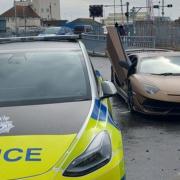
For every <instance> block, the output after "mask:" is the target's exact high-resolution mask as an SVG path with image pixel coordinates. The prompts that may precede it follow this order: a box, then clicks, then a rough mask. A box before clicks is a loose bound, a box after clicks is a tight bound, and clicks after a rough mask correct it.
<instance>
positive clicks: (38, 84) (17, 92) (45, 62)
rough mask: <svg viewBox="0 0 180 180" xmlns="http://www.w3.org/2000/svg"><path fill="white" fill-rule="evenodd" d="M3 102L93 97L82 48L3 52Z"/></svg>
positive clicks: (0, 93)
mask: <svg viewBox="0 0 180 180" xmlns="http://www.w3.org/2000/svg"><path fill="white" fill-rule="evenodd" d="M0 84H1V85H0V106H13V105H18V106H19V105H20V106H21V105H34V104H45V103H58V102H73V101H80V100H87V99H90V98H91V92H90V84H89V79H88V73H87V69H86V65H85V62H84V59H83V55H82V53H81V52H79V51H63V52H60V51H58V52H57V51H54V52H27V53H26V52H18V53H5V54H4V53H3V54H0Z"/></svg>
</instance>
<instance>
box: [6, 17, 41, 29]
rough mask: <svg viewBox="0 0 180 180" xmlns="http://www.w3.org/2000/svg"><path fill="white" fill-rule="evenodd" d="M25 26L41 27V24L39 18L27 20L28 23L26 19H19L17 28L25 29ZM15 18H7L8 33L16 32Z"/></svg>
mask: <svg viewBox="0 0 180 180" xmlns="http://www.w3.org/2000/svg"><path fill="white" fill-rule="evenodd" d="M25 25H26V27H27V29H28V28H30V27H40V26H41V22H40V19H39V18H26V22H25V19H24V18H17V27H19V28H25ZM15 26H16V22H15V18H6V28H7V30H8V31H12V32H15Z"/></svg>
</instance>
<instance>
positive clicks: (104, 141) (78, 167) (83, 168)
mask: <svg viewBox="0 0 180 180" xmlns="http://www.w3.org/2000/svg"><path fill="white" fill-rule="evenodd" d="M111 155H112V147H111V140H110V137H109V134H108V132H106V131H103V132H101V133H99V134H98V135H97V136H96V137H95V138H94V139H93V141H92V142H91V144H90V145H89V146H88V148H87V149H86V151H85V152H84V153H83V154H81V155H80V156H79V157H77V158H76V159H75V160H73V161H72V163H71V164H70V165H69V166H68V168H67V169H66V170H65V172H64V173H63V175H64V176H68V177H79V176H84V175H86V174H89V173H91V172H93V171H95V170H97V169H99V168H101V167H103V166H104V165H106V164H107V163H108V162H109V161H110V160H111Z"/></svg>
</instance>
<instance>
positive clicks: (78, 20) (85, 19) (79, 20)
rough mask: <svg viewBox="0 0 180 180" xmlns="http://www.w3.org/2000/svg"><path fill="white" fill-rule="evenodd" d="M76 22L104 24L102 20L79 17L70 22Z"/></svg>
mask: <svg viewBox="0 0 180 180" xmlns="http://www.w3.org/2000/svg"><path fill="white" fill-rule="evenodd" d="M74 23H79V24H87V25H89V24H91V25H94V24H99V25H102V24H101V23H100V22H97V21H94V20H93V19H91V18H78V19H75V20H74V21H71V22H69V23H68V24H74Z"/></svg>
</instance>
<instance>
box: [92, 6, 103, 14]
mask: <svg viewBox="0 0 180 180" xmlns="http://www.w3.org/2000/svg"><path fill="white" fill-rule="evenodd" d="M89 13H90V17H103V5H90V6H89Z"/></svg>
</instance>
